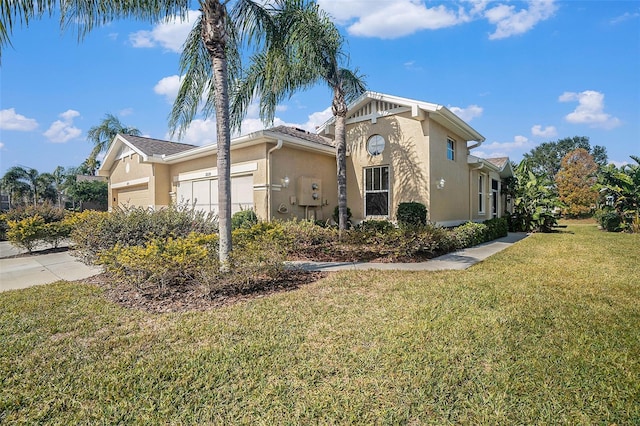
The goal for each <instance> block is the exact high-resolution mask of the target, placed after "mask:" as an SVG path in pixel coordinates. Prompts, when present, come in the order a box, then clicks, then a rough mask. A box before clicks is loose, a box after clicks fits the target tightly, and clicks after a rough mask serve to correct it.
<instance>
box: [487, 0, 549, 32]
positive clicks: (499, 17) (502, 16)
mask: <svg viewBox="0 0 640 426" xmlns="http://www.w3.org/2000/svg"><path fill="white" fill-rule="evenodd" d="M528 3H529V8H528V9H520V10H516V7H515V6H513V5H510V6H507V5H505V4H499V5H498V6H495V7H493V8H491V9H488V10H486V11H485V13H484V16H485V17H486V18H487V19H488V20H489V22H490V23H492V24H495V26H496V30H495V31H494V32H493V33H492V34H490V35H489V39H490V40H498V39H502V38H507V37H511V36H513V35H518V34H523V33H526V32H527V31H529V30H531V29H532V28H533V27H534V26H536V24H537V23H538V22H541V21H544V20H546V19H549V18H550V17H552V16H553V14H554V13H555V11H556V10H557V6H556V5H555V3H554V1H553V0H531V1H529V2H528Z"/></svg>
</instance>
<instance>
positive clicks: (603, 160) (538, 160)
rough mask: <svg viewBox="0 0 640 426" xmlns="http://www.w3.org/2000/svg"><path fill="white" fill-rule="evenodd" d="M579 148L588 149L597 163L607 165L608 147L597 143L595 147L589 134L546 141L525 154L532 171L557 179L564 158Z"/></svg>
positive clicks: (601, 165)
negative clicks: (590, 140) (590, 141)
mask: <svg viewBox="0 0 640 426" xmlns="http://www.w3.org/2000/svg"><path fill="white" fill-rule="evenodd" d="M578 148H582V149H584V150H586V151H587V152H588V153H589V154H591V156H592V157H593V159H594V161H595V163H596V164H597V165H598V166H600V167H604V166H606V165H607V149H606V148H605V147H603V146H599V145H595V146H594V147H593V148H592V147H591V144H590V143H589V138H588V137H587V136H574V137H573V138H564V139H560V140H558V141H556V142H545V143H542V144H540V145H538V146H537V147H535V148H533V149H532V150H531V151H530V152H529V153H526V154H524V157H523V158H524V159H525V160H527V162H528V163H529V167H530V169H531V171H533V172H534V173H536V174H538V175H540V174H543V173H544V174H546V175H547V176H548V177H549V178H550V179H555V177H556V174H557V173H558V172H559V171H560V167H561V163H562V159H563V158H564V157H565V155H567V154H568V153H569V152H571V151H574V150H576V149H578Z"/></svg>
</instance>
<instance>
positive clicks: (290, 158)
mask: <svg viewBox="0 0 640 426" xmlns="http://www.w3.org/2000/svg"><path fill="white" fill-rule="evenodd" d="M271 146H275V144H272V145H271ZM285 176H287V177H288V178H289V186H288V187H287V188H284V187H281V179H282V178H284V177H285ZM301 176H305V177H309V178H313V180H314V182H315V181H318V180H319V182H320V183H321V188H320V189H321V194H320V195H321V199H320V202H319V204H320V205H319V206H309V207H306V206H303V205H301V202H302V201H301V200H300V199H298V195H299V191H300V190H301V188H300V187H299V185H301V184H302V183H301V182H300V181H299V178H300V177H301ZM271 178H272V185H273V191H272V193H271V194H272V200H271V201H272V202H271V213H272V215H271V217H272V218H274V219H293V218H298V219H304V218H305V217H307V218H310V217H314V218H315V219H317V220H328V219H330V218H331V216H332V215H333V210H334V209H335V207H336V206H337V205H338V181H337V177H336V159H335V157H334V156H330V155H326V154H322V153H317V152H310V151H304V150H300V149H294V148H291V147H289V146H287V145H285V146H284V147H283V148H282V149H279V150H276V151H274V152H273V153H272V154H271ZM307 189H308V188H307ZM265 192H266V191H265ZM265 195H266V194H265ZM292 197H293V198H295V200H294V199H293V198H292ZM305 214H306V215H307V216H305Z"/></svg>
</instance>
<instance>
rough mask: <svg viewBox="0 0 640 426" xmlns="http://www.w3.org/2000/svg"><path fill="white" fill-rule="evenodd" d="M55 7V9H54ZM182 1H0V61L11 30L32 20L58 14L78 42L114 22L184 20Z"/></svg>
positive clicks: (186, 8)
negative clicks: (75, 33)
mask: <svg viewBox="0 0 640 426" xmlns="http://www.w3.org/2000/svg"><path fill="white" fill-rule="evenodd" d="M57 6H58V7H57ZM188 6H189V2H188V1H186V0H127V1H122V0H98V1H95V2H93V1H84V0H71V1H62V0H59V1H58V0H0V57H1V55H2V47H3V46H5V45H11V39H10V36H11V33H12V32H13V28H14V26H18V25H28V24H29V22H30V21H32V20H33V19H37V18H41V17H42V16H44V15H49V16H51V15H52V14H53V13H54V12H55V11H56V10H57V9H59V11H60V26H61V27H62V28H67V27H69V26H77V30H78V36H79V38H83V37H84V36H85V35H86V34H87V33H88V32H89V31H91V30H92V29H93V28H94V27H96V26H100V25H103V24H106V23H109V22H111V21H114V20H116V19H121V18H135V19H141V20H145V21H151V22H157V21H160V20H162V19H164V18H166V17H168V16H175V15H179V16H181V17H183V18H184V16H186V13H187V11H188V9H189V7H188Z"/></svg>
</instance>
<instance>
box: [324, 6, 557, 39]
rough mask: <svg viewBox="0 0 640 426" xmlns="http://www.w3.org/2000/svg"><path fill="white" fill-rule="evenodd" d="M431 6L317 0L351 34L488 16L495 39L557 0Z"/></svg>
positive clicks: (547, 13) (396, 33)
mask: <svg viewBox="0 0 640 426" xmlns="http://www.w3.org/2000/svg"><path fill="white" fill-rule="evenodd" d="M443 3H444V4H440V5H437V6H432V7H429V6H428V4H429V2H427V1H425V0H394V1H371V0H352V1H348V2H345V1H344V0H319V1H318V4H319V5H320V7H321V8H322V9H324V10H325V11H327V12H328V13H329V14H330V15H331V16H333V18H334V19H335V21H336V22H337V23H338V24H340V25H344V26H346V27H347V31H348V32H349V34H351V35H355V36H361V37H377V38H382V39H393V38H398V37H403V36H407V35H410V34H413V33H415V32H418V31H422V30H437V29H441V28H448V27H452V26H455V25H459V24H463V23H467V22H471V21H473V20H477V19H486V20H488V21H489V22H490V23H491V24H494V25H495V26H496V30H495V31H494V32H493V33H492V34H490V36H489V38H490V39H492V40H495V39H502V38H506V37H510V36H513V35H517V34H522V33H525V32H527V31H529V30H531V29H532V28H533V27H534V26H535V25H536V24H537V23H538V22H541V21H543V20H546V19H549V18H550V17H551V16H553V14H554V13H555V11H556V9H557V6H556V5H555V3H554V0H530V1H529V2H528V7H527V8H523V9H520V10H517V9H516V7H515V6H513V5H507V4H504V3H499V4H497V5H496V6H494V7H491V8H490V9H487V7H488V6H489V4H490V2H489V1H487V0H470V1H463V2H456V3H453V2H449V3H447V2H443Z"/></svg>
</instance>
